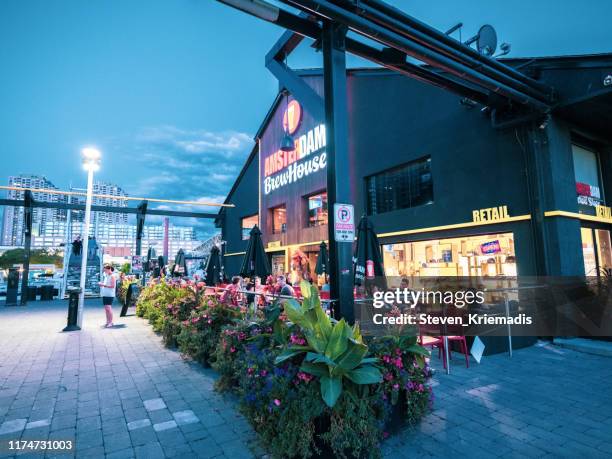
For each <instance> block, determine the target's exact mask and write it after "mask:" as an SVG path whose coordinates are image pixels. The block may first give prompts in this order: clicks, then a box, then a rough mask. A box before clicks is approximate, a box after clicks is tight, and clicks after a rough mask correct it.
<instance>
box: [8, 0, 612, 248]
mask: <svg viewBox="0 0 612 459" xmlns="http://www.w3.org/2000/svg"><path fill="white" fill-rule="evenodd" d="M389 3H392V4H394V5H396V6H399V7H401V8H403V9H404V10H406V11H407V12H408V13H409V14H411V15H413V16H415V17H416V18H418V19H420V20H423V21H425V22H427V23H429V24H430V25H432V26H434V27H436V28H438V29H440V30H446V29H448V28H450V27H451V26H452V25H454V24H455V23H457V22H459V21H461V22H463V23H464V29H463V32H462V37H463V39H464V40H465V39H466V38H468V37H470V36H471V35H473V34H474V33H475V32H476V31H477V30H478V28H479V27H480V26H481V25H482V24H485V23H490V24H492V25H493V26H494V27H495V28H496V29H497V32H498V37H499V41H500V42H509V43H511V44H512V52H511V53H510V56H514V57H524V56H545V55H569V54H590V53H603V52H611V51H612V49H610V48H611V43H612V41H611V40H610V35H609V30H610V25H609V21H610V18H612V2H610V1H607V0H588V1H582V2H579V1H563V0H539V1H537V2H534V1H527V0H521V1H503V2H502V1H491V0H488V1H485V0H470V1H469V2H457V1H451V0H440V1H438V2H409V1H407V0H395V1H390V2H389ZM281 32H282V31H281V30H280V29H278V28H276V27H275V26H273V25H270V24H267V23H264V22H261V21H259V20H257V19H254V18H252V17H249V16H247V15H245V14H242V13H240V12H237V11H235V10H233V9H230V8H228V7H226V6H224V5H221V4H219V3H217V2H215V1H213V0H146V1H145V0H88V1H82V0H54V1H49V0H44V1H33V0H2V1H1V2H0V63H1V64H0V65H1V67H0V68H1V69H2V71H0V158H1V162H0V183H1V184H6V182H7V177H8V176H9V175H15V174H20V173H28V174H40V175H46V176H47V177H48V178H49V179H50V180H51V181H52V182H53V183H55V185H57V186H59V187H61V188H67V187H68V186H69V185H70V184H71V183H72V184H73V185H76V186H83V185H84V182H85V179H86V176H85V173H84V171H82V169H81V167H80V153H79V151H80V148H81V147H82V146H84V145H88V144H93V145H96V146H98V147H99V148H100V149H101V150H102V152H103V159H102V169H101V170H100V172H99V173H98V174H97V177H98V178H100V179H102V180H107V181H112V182H114V183H117V184H119V185H121V186H123V187H124V189H125V190H126V191H127V192H128V193H130V194H132V195H137V196H147V197H160V198H170V199H188V200H203V201H206V200H213V201H219V202H221V201H223V199H224V198H225V195H226V193H227V192H228V191H229V188H230V187H231V185H232V183H233V181H234V179H235V177H236V176H237V174H238V172H239V171H240V168H241V166H242V164H243V162H244V159H245V157H246V156H247V154H248V153H249V151H250V150H251V148H252V145H253V140H252V138H253V134H254V133H255V132H256V130H257V128H258V127H259V125H260V123H261V121H262V119H263V117H264V115H265V114H266V112H267V110H268V108H269V106H270V104H271V103H272V101H273V99H274V96H275V91H276V88H277V82H276V81H275V79H274V78H273V77H272V75H271V74H270V73H269V72H268V71H267V70H266V68H265V67H264V56H265V54H266V53H267V51H268V50H269V48H270V47H271V46H272V45H273V43H274V42H275V40H276V39H277V38H278V36H279V35H280V34H281ZM308 44H310V43H308ZM320 59H321V56H320V55H319V54H316V53H315V52H314V51H313V50H312V49H311V48H310V47H309V46H307V45H306V46H302V47H301V48H300V49H299V50H298V52H297V53H296V54H294V55H292V56H291V57H290V58H289V64H290V65H291V66H292V67H294V68H300V67H318V66H320V65H321V64H320ZM349 63H350V64H351V65H353V66H356V65H364V63H363V62H361V61H359V60H357V59H351V60H349ZM200 209H201V210H208V209H206V208H200ZM173 223H175V224H193V221H190V220H187V219H183V220H181V219H176V220H173ZM198 226H199V228H200V236H201V237H202V238H204V237H205V236H206V235H209V234H212V233H213V232H214V229H213V227H212V224H210V223H204V224H199V225H198Z"/></svg>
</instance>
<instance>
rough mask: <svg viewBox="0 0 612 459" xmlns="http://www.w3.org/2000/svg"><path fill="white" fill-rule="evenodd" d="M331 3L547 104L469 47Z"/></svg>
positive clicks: (344, 0)
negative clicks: (448, 42) (469, 51)
mask: <svg viewBox="0 0 612 459" xmlns="http://www.w3.org/2000/svg"><path fill="white" fill-rule="evenodd" d="M334 3H336V4H342V5H344V6H345V8H348V9H350V10H351V11H352V12H353V13H355V14H357V15H358V16H361V17H363V18H366V19H368V20H370V21H373V22H375V23H377V24H379V25H381V26H382V27H387V28H389V29H390V30H392V31H394V32H396V33H398V34H400V35H402V36H404V37H406V38H409V39H410V40H414V41H416V42H417V43H419V44H421V45H423V46H425V47H426V48H428V49H430V50H432V51H434V52H438V53H441V54H443V55H445V56H448V57H449V58H451V59H453V60H455V61H457V62H459V63H461V64H464V65H466V66H468V67H470V68H472V69H474V70H477V71H479V72H481V73H483V74H484V75H487V76H489V77H491V78H494V79H496V80H498V81H500V82H501V83H503V84H506V85H508V86H509V87H512V88H514V89H517V90H519V91H522V92H524V93H525V94H528V95H530V96H532V97H534V98H536V99H538V100H540V101H542V102H550V100H548V94H547V93H544V92H543V90H542V89H541V88H536V87H535V86H536V84H535V82H534V81H531V83H530V84H528V83H525V82H523V81H521V80H518V79H516V78H515V77H514V76H511V75H509V73H508V70H510V67H507V66H504V65H502V66H501V67H502V68H503V70H500V69H498V68H495V67H492V66H491V65H490V61H493V60H492V59H487V58H486V57H484V56H482V55H481V54H480V53H477V52H476V54H477V55H478V56H480V59H476V58H474V57H473V56H471V55H469V54H468V53H466V52H465V51H466V50H468V49H469V50H471V51H474V50H473V49H472V48H470V47H469V46H465V45H461V46H460V49H455V48H452V47H450V46H449V45H447V44H445V43H443V42H442V41H440V40H438V39H437V37H432V36H430V35H427V34H425V33H423V32H420V31H419V30H416V29H415V28H413V27H411V26H410V25H407V24H405V23H403V22H400V21H399V20H398V19H395V18H392V17H390V16H387V15H385V14H384V13H381V12H380V11H378V10H376V9H374V8H372V7H370V6H367V5H364V4H359V5H357V4H355V3H353V2H352V1H350V0H335V2H334ZM493 62H497V61H493ZM538 86H540V85H538Z"/></svg>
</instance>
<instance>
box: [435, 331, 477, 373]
mask: <svg viewBox="0 0 612 459" xmlns="http://www.w3.org/2000/svg"><path fill="white" fill-rule="evenodd" d="M440 340H441V341H442V346H441V347H440V348H439V352H438V356H439V355H440V353H441V352H442V351H443V350H444V340H443V339H442V337H440ZM453 341H457V342H459V347H460V348H461V353H462V354H463V355H464V356H465V366H466V367H467V368H470V355H469V353H468V347H467V342H466V340H465V336H461V335H453V336H448V346H449V348H450V346H451V343H452V342H453ZM444 355H446V353H444ZM448 358H449V359H452V358H453V353H452V352H451V349H449V350H448Z"/></svg>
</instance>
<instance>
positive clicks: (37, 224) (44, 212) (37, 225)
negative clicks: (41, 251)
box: [1, 174, 67, 246]
mask: <svg viewBox="0 0 612 459" xmlns="http://www.w3.org/2000/svg"><path fill="white" fill-rule="evenodd" d="M8 186H10V187H17V188H32V189H37V190H41V191H35V192H34V193H32V195H33V197H34V199H35V200H36V201H41V202H67V198H66V195H60V194H55V193H49V192H46V191H45V190H57V189H58V188H57V187H56V186H55V185H54V184H53V183H52V182H51V181H50V180H48V179H47V178H46V177H44V176H41V175H23V174H22V175H18V176H10V177H9V179H8ZM6 194H7V196H6V198H7V199H17V200H23V199H24V192H23V191H18V190H7V193H6ZM23 214H24V210H23V207H11V206H5V207H4V214H3V218H2V241H1V245H6V246H22V245H23V243H24V235H23V231H24V227H23V223H24V219H23ZM65 220H66V211H65V210H61V209H43V208H34V209H33V211H32V235H33V236H34V237H44V236H45V234H46V233H45V232H46V231H47V230H49V231H53V225H54V224H55V223H56V222H62V221H65Z"/></svg>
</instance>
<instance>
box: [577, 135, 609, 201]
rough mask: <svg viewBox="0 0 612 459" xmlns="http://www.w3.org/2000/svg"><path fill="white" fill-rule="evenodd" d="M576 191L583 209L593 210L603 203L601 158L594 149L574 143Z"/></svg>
mask: <svg viewBox="0 0 612 459" xmlns="http://www.w3.org/2000/svg"><path fill="white" fill-rule="evenodd" d="M572 156H573V158H574V175H575V177H576V193H577V195H578V205H579V209H580V210H581V211H583V212H584V211H588V212H587V213H592V212H593V207H595V206H597V205H599V204H603V202H604V200H603V192H602V189H601V179H600V177H601V176H600V173H599V158H598V156H597V153H596V152H594V151H592V150H587V149H586V148H583V147H580V146H578V145H572Z"/></svg>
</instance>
